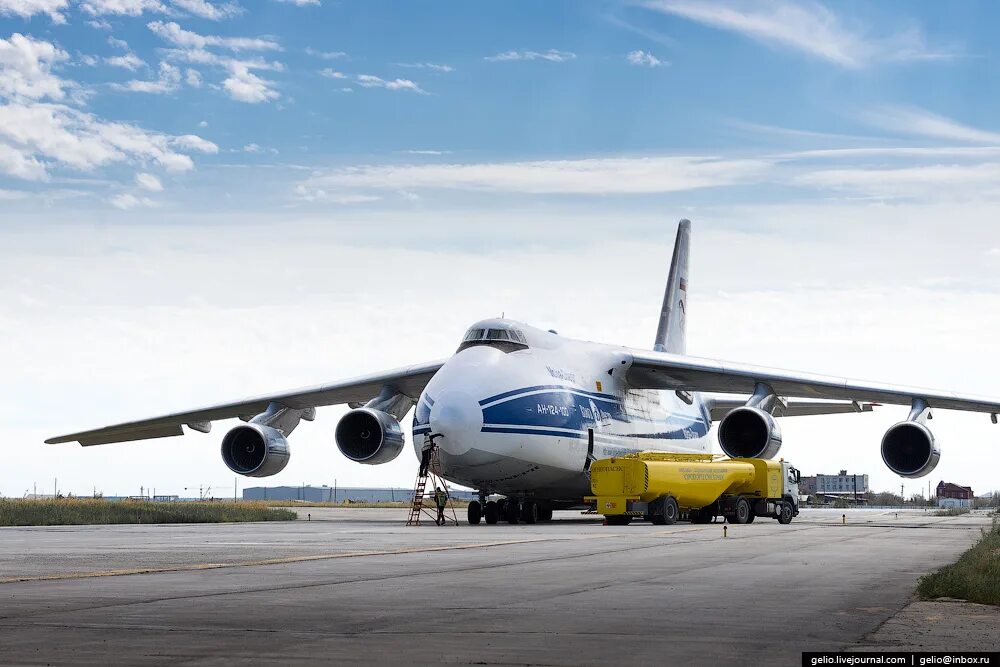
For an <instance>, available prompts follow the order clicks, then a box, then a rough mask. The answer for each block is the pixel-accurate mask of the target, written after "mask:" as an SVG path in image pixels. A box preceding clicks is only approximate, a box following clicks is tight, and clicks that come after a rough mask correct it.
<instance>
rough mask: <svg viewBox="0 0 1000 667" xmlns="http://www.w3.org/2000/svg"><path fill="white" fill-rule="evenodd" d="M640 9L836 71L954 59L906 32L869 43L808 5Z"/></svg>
mask: <svg viewBox="0 0 1000 667" xmlns="http://www.w3.org/2000/svg"><path fill="white" fill-rule="evenodd" d="M643 5H644V6H645V7H648V8H649V9H652V10H655V11H659V12H662V13H665V14H672V15H675V16H680V17H682V18H685V19H689V20H691V21H696V22H698V23H702V24H704V25H708V26H711V27H713V28H718V29H720V30H728V31H730V32H735V33H739V34H741V35H744V36H746V37H749V38H750V39H753V40H756V41H759V42H761V43H764V44H767V45H769V46H778V47H783V48H788V49H792V50H795V51H799V52H801V53H806V54H808V55H811V56H813V57H816V58H820V59H822V60H826V61H828V62H831V63H834V64H837V65H840V66H842V67H850V68H857V67H862V66H864V65H867V64H869V63H871V62H875V61H893V60H895V61H903V60H939V59H946V58H951V57H954V54H951V53H948V52H946V51H935V50H932V49H930V48H929V47H928V46H927V44H926V40H925V38H924V36H923V32H922V31H921V30H919V28H916V27H910V28H908V29H906V30H903V31H901V32H897V33H895V34H892V35H889V36H887V37H881V38H879V37H871V36H869V35H868V34H866V33H865V32H862V31H861V30H858V29H855V28H852V27H848V26H847V25H846V24H845V23H844V21H842V20H841V18H840V17H839V16H838V15H837V14H835V13H834V12H833V11H831V10H829V9H828V8H827V7H825V6H824V5H822V4H820V3H818V2H812V1H810V0H801V1H796V2H792V1H791V0H746V1H745V2H733V1H727V0H714V1H710V0H647V2H645V3H643Z"/></svg>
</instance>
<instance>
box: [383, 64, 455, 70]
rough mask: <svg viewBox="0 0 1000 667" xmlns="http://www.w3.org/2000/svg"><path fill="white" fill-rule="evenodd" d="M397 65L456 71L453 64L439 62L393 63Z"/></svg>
mask: <svg viewBox="0 0 1000 667" xmlns="http://www.w3.org/2000/svg"><path fill="white" fill-rule="evenodd" d="M393 64H394V65H396V66H397V67H410V68H414V69H429V70H431V71H432V72H454V71H455V68H454V67H452V66H451V65H444V64H438V63H393Z"/></svg>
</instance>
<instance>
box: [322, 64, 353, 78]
mask: <svg viewBox="0 0 1000 667" xmlns="http://www.w3.org/2000/svg"><path fill="white" fill-rule="evenodd" d="M319 74H320V76H325V77H326V78H328V79H346V78H347V75H346V74H344V73H343V72H338V71H336V70H334V69H332V68H330V67H327V68H325V69H321V70H320V71H319Z"/></svg>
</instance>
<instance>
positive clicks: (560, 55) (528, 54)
mask: <svg viewBox="0 0 1000 667" xmlns="http://www.w3.org/2000/svg"><path fill="white" fill-rule="evenodd" d="M575 58H576V54H575V53H571V52H569V51H557V50H556V49H549V50H548V51H542V52H539V51H504V52H503V53H498V54H496V55H495V56H486V57H485V58H483V60H488V61H490V62H504V61H510V60H548V61H549V62H553V63H564V62H566V61H568V60H573V59H575Z"/></svg>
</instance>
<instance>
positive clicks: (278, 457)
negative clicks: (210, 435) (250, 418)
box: [222, 423, 291, 477]
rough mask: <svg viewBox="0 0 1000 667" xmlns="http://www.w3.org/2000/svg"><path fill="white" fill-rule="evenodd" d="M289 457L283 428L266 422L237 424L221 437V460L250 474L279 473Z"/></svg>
mask: <svg viewBox="0 0 1000 667" xmlns="http://www.w3.org/2000/svg"><path fill="white" fill-rule="evenodd" d="M290 456H291V451H290V450H289V448H288V440H286V439H285V436H283V435H282V434H281V431H279V430H278V429H276V428H271V427H270V426H264V425H263V424H254V423H249V424H245V425H243V426H237V427H236V428H234V429H232V430H231V431H229V433H227V434H226V437H224V438H223V439H222V460H223V461H224V462H225V464H226V465H227V466H228V467H229V469H230V470H232V471H233V472H235V473H239V474H241V475H246V476H247V477H270V476H271V475H277V474H278V473H279V472H281V471H282V470H284V468H285V466H286V465H288V459H289V457H290Z"/></svg>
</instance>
